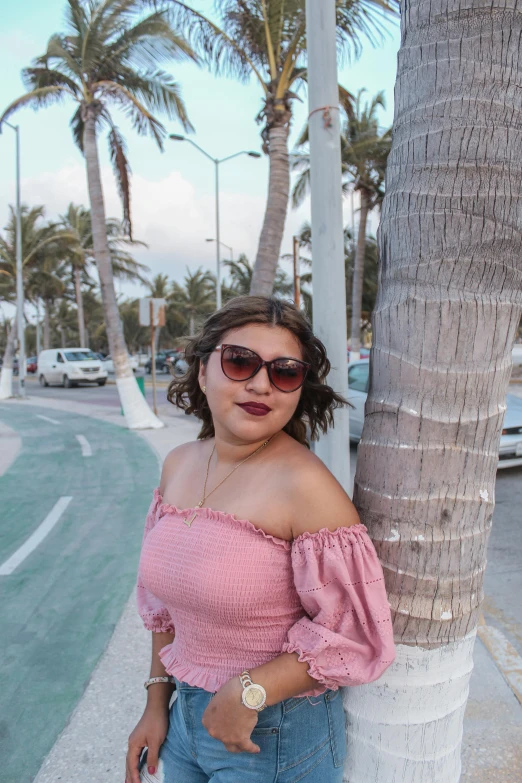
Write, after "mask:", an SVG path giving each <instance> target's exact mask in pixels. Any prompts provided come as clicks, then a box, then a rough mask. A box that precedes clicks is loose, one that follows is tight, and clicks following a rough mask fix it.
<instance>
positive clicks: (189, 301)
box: [168, 267, 216, 337]
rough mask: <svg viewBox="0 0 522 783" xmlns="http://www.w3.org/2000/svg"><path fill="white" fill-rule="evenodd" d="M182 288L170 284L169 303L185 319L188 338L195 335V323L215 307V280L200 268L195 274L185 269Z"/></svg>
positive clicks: (177, 284)
mask: <svg viewBox="0 0 522 783" xmlns="http://www.w3.org/2000/svg"><path fill="white" fill-rule="evenodd" d="M183 282H184V286H180V285H179V283H176V282H173V283H172V291H171V293H170V294H169V297H168V298H169V302H170V303H171V305H172V306H173V307H174V308H176V309H177V310H178V311H179V312H180V314H181V315H183V317H184V318H185V319H186V321H187V322H188V325H189V336H190V337H192V336H193V335H194V334H195V333H196V322H197V321H198V320H199V319H201V318H202V317H204V316H205V315H208V314H209V313H211V312H212V311H213V310H214V309H215V307H216V280H215V277H214V276H213V275H212V274H211V273H210V272H208V271H207V272H204V271H203V269H202V268H201V267H199V269H197V270H196V271H195V272H191V271H190V269H188V268H187V274H186V275H185V278H184V281H183Z"/></svg>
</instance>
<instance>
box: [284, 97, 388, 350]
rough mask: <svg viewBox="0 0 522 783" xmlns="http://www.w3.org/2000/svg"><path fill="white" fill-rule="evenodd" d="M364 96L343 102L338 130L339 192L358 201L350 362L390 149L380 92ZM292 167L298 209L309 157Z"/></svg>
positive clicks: (298, 158) (305, 134)
mask: <svg viewBox="0 0 522 783" xmlns="http://www.w3.org/2000/svg"><path fill="white" fill-rule="evenodd" d="M364 93H365V90H364V89H363V90H359V92H358V94H357V98H356V100H355V103H354V104H352V103H351V102H350V103H349V104H347V103H346V102H345V104H344V108H345V114H346V120H345V122H344V127H343V128H342V129H341V164H342V168H343V189H344V191H345V192H346V191H347V189H348V188H349V187H350V188H351V189H352V190H353V191H355V192H358V193H359V195H360V200H361V207H360V210H359V228H358V233H357V245H356V251H355V263H354V265H353V283H352V287H351V288H352V296H351V301H352V306H351V337H350V342H351V346H350V356H351V357H352V358H353V359H358V358H359V357H360V350H361V308H362V298H363V287H364V261H365V257H366V252H367V249H366V244H367V242H366V233H367V224H368V215H369V213H370V212H371V211H372V210H373V209H375V207H379V206H380V205H381V204H382V200H383V198H384V174H385V171H386V161H387V159H388V155H389V152H390V147H391V128H390V129H388V130H386V131H381V130H380V129H379V123H378V119H377V110H378V108H385V102H384V93H383V92H379V93H377V95H375V97H374V98H373V99H372V100H371V101H370V102H369V103H364V104H363V101H362V98H363V95H364ZM307 141H308V128H306V129H305V131H304V132H303V134H302V135H301V138H300V139H299V142H298V145H299V146H300V145H303V144H306V143H307ZM293 165H294V168H295V169H296V170H301V175H300V176H299V178H298V179H297V181H296V183H295V186H294V191H293V203H294V206H298V205H299V204H301V203H302V201H303V199H304V197H305V195H306V193H307V192H308V189H309V187H310V158H309V155H307V154H304V155H300V156H296V158H295V159H294V164H293Z"/></svg>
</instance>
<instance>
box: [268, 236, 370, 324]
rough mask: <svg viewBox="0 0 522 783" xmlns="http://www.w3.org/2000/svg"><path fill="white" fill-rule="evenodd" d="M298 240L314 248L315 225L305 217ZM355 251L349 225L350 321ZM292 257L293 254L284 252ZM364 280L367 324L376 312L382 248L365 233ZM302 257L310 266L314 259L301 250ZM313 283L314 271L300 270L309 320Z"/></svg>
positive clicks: (346, 265)
mask: <svg viewBox="0 0 522 783" xmlns="http://www.w3.org/2000/svg"><path fill="white" fill-rule="evenodd" d="M297 238H298V240H299V247H300V248H302V249H304V250H305V251H307V253H308V254H309V253H311V251H312V227H311V225H310V223H309V222H308V221H305V222H304V223H303V225H302V226H301V228H300V230H299V232H298V233H297ZM355 255H356V253H355V251H354V243H353V239H352V233H351V231H350V229H349V228H347V227H346V228H345V229H344V269H345V280H346V302H347V305H346V320H347V322H349V321H350V318H351V314H352V305H351V301H352V286H353V268H354V263H355ZM283 258H286V259H288V260H290V258H291V256H283ZM364 258H365V261H364V280H363V293H362V307H363V311H362V312H363V314H364V316H365V317H366V325H367V324H368V323H369V320H370V315H371V313H372V312H373V308H374V306H375V299H376V296H377V269H378V262H379V251H378V247H377V242H376V240H375V238H374V237H372V236H369V237H366V245H365V253H364ZM299 260H300V263H301V267H302V266H305V267H308V268H309V269H311V266H312V259H311V258H310V257H309V255H302V253H300V254H299ZM311 284H312V273H311V271H310V272H305V273H304V274H301V296H302V299H303V301H304V305H305V310H306V312H307V314H308V317H309V318H310V320H312V298H313V297H312V294H311V292H310V291H309V290H308V286H310V285H311Z"/></svg>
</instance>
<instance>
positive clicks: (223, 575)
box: [137, 490, 395, 695]
mask: <svg viewBox="0 0 522 783" xmlns="http://www.w3.org/2000/svg"><path fill="white" fill-rule="evenodd" d="M195 511H196V509H187V510H180V509H178V508H176V507H175V506H172V505H168V504H166V503H163V502H162V498H161V495H160V493H159V491H158V490H156V491H155V493H154V499H153V502H152V505H151V507H150V510H149V513H148V515H147V521H146V526H145V534H144V538H143V545H142V552H141V558H140V565H139V571H138V584H137V600H138V609H139V612H140V615H141V617H142V619H143V622H144V624H145V627H146V628H148V629H149V630H150V631H158V632H161V631H169V632H172V633H175V637H174V641H173V642H172V644H169V645H167V646H166V647H164V648H163V649H162V650H161V652H160V658H161V660H162V662H163V664H164V666H165V669H166V670H167V672H168V673H169V674H171V675H173V676H175V677H177V679H178V680H180V681H183V682H187V683H188V684H189V685H196V686H199V687H201V688H203V689H205V690H207V691H211V692H215V691H217V690H219V688H220V687H221V686H222V685H224V683H225V682H227V680H229V679H230V678H231V677H234V676H236V675H237V674H239V673H240V672H242V671H243V670H245V669H251V668H253V667H255V666H260V665H261V664H263V663H267V662H268V661H270V660H272V659H273V658H276V657H277V656H278V655H280V654H281V653H283V652H295V653H297V654H298V656H299V660H300V661H306V662H307V663H308V665H309V669H308V671H309V674H310V675H311V676H312V677H313V678H314V679H315V680H317V688H315V689H313V690H311V691H308V692H307V693H306V694H302V695H318V694H320V693H322V692H323V691H324V690H325V689H326V688H332V689H337V688H338V687H339V686H341V685H360V684H362V683H367V682H371V681H372V680H375V679H377V678H378V677H379V676H380V675H381V674H382V672H383V671H384V670H385V669H386V668H387V667H388V666H389V665H390V664H391V663H392V661H393V660H394V657H395V649H394V644H393V632H392V625H391V618H390V607H389V604H388V600H387V597H386V592H385V589H384V578H383V573H382V568H381V565H380V563H379V560H378V558H377V554H376V552H375V549H374V547H373V544H372V542H371V541H370V538H369V537H368V534H367V531H366V528H365V527H364V525H362V524H358V525H353V526H352V527H340V528H338V529H337V530H335V531H330V530H327V529H323V530H320V531H319V532H318V533H303V535H301V536H299V537H298V538H296V539H295V540H294V541H292V542H289V541H285V540H283V539H280V538H275V537H274V536H271V535H268V534H267V533H265V532H264V531H262V530H259V529H258V528H256V527H254V525H252V524H251V523H250V522H247V521H245V520H241V519H237V518H236V517H234V516H232V515H231V514H226V513H224V512H222V511H214V510H212V509H209V508H201V509H198V510H197V515H196V517H195V519H194V521H193V523H192V525H191V527H188V526H187V525H186V524H184V522H183V519H184V517H187V515H190V516H192V515H193V514H194V512H195Z"/></svg>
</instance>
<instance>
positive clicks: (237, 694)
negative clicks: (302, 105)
mask: <svg viewBox="0 0 522 783" xmlns="http://www.w3.org/2000/svg"><path fill="white" fill-rule="evenodd" d="M186 360H187V362H188V365H189V369H188V370H187V372H186V374H185V375H184V376H183V377H182V378H176V379H174V380H173V381H172V383H171V385H170V388H169V394H168V398H169V400H170V401H171V402H174V404H176V405H177V406H178V407H180V408H183V409H184V410H185V411H186V412H187V413H193V414H195V415H196V416H197V417H198V418H199V419H200V420H201V421H202V427H201V431H200V433H199V439H198V441H196V442H195V443H187V444H184V445H183V446H180V447H178V448H176V449H174V450H173V451H171V452H170V454H169V455H168V456H167V458H166V460H165V463H164V466H163V472H162V477H161V484H160V487H159V490H156V492H155V497H154V500H153V503H152V506H151V508H150V511H149V514H148V517H147V523H146V530H145V536H144V541H143V548H142V555H141V560H140V567H139V576H138V606H139V611H140V614H141V617H142V618H143V621H144V623H145V626H146V627H147V628H148V629H149V630H151V631H152V632H153V633H152V665H151V671H150V677H151V680H152V682H151V680H149V681H147V683H146V687H147V706H146V708H145V711H144V714H143V717H142V718H141V720H140V722H139V723H138V725H137V726H136V728H135V729H134V731H133V732H132V734H131V736H130V738H129V751H128V755H127V773H126V783H139V782H140V776H139V772H138V765H139V757H140V753H141V751H142V749H143V748H144V747H145V746H147V747H148V757H147V762H146V769H144V770H143V772H142V778H141V780H142V781H158V783H204V781H208V780H212V781H213V782H214V783H238V782H239V781H245V783H246V782H248V781H252V782H254V781H255V782H256V783H272V782H274V783H294V782H295V781H305V783H317V782H318V781H321V783H340V781H342V771H343V763H344V759H345V755H346V740H345V723H344V712H343V706H342V700H341V697H340V694H339V690H338V689H339V686H343V685H358V684H361V683H365V682H370V681H371V680H374V679H376V678H377V677H379V676H380V675H381V674H382V672H383V671H384V670H385V669H386V667H387V666H389V665H390V663H391V662H392V661H393V659H394V646H393V636H392V628H391V621H390V609H389V604H388V601H387V598H386V593H385V589H384V580H383V574H382V569H381V566H380V564H379V561H378V559H377V556H376V553H375V550H374V548H373V545H372V543H371V541H370V539H369V538H368V535H367V533H366V528H365V527H364V526H363V525H361V524H360V522H359V518H358V516H357V512H356V511H355V509H354V507H353V505H352V503H351V501H350V499H349V498H348V496H347V495H346V493H345V492H344V490H343V489H342V488H341V486H340V485H339V484H338V482H337V481H336V480H335V479H334V477H333V476H332V474H331V473H330V472H329V471H328V470H327V468H326V467H325V466H324V464H323V463H322V462H321V461H320V460H319V459H318V458H317V457H316V456H315V455H314V454H313V453H312V452H311V451H310V450H309V449H308V448H307V437H308V436H310V437H311V438H315V437H317V435H318V434H319V432H320V431H323V432H324V431H326V429H327V427H328V426H329V425H331V424H332V423H333V411H334V409H335V408H336V407H338V406H339V405H342V404H344V400H343V399H342V398H341V397H340V396H339V395H337V394H336V393H335V392H334V391H333V389H331V388H330V387H329V386H328V385H327V384H326V383H325V378H326V376H327V374H328V371H329V367H330V364H329V362H328V359H327V357H326V353H325V350H324V346H323V345H322V343H321V342H320V341H319V340H318V339H317V338H316V337H314V335H313V333H312V331H311V328H310V326H309V324H308V322H307V321H306V319H305V318H304V316H303V315H302V313H301V312H299V311H298V310H297V309H296V308H295V307H294V306H293V305H291V304H289V303H288V302H283V301H278V300H276V299H266V298H264V297H253V296H252V297H239V298H236V299H232V300H231V301H230V302H229V303H228V304H227V305H226V306H225V307H224V308H222V309H221V310H220V311H219V312H217V313H214V314H213V315H212V316H210V318H208V319H207V321H206V323H205V325H204V327H203V331H202V332H201V334H200V335H198V336H197V337H195V338H194V340H193V341H192V343H191V344H190V346H189V347H188V348H187V351H186ZM207 499H208V502H207ZM157 678H159V681H158V679H157ZM174 688H176V689H177V698H176V700H175V701H174V702H173V705H172V708H171V709H170V712H169V703H170V700H171V696H172V693H173V689H174Z"/></svg>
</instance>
